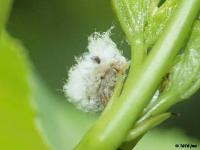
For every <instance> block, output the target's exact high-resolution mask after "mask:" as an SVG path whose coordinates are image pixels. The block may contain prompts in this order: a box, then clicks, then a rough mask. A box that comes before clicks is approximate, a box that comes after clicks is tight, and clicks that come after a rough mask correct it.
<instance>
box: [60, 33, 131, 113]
mask: <svg viewBox="0 0 200 150" xmlns="http://www.w3.org/2000/svg"><path fill="white" fill-rule="evenodd" d="M88 42H89V44H88V52H86V53H84V54H83V55H82V56H81V57H80V58H76V61H77V64H75V65H74V66H72V67H71V69H70V70H69V75H68V80H67V82H66V83H65V85H64V87H63V89H64V93H65V95H66V97H67V99H68V101H69V102H71V103H73V104H74V105H75V106H76V107H77V108H78V109H80V110H82V111H85V112H90V111H101V110H103V109H104V107H105V105H106V104H107V102H108V100H109V98H110V97H111V95H112V93H113V90H114V87H115V84H116V79H117V75H118V73H119V72H120V71H121V72H124V71H125V69H124V67H125V66H127V64H128V61H127V60H126V58H125V57H124V56H123V55H122V53H121V52H120V50H119V49H118V48H117V46H116V44H115V43H114V42H113V41H112V39H111V38H110V30H108V31H107V32H104V33H102V34H101V33H97V32H95V33H93V34H92V35H91V36H90V37H89V38H88Z"/></svg>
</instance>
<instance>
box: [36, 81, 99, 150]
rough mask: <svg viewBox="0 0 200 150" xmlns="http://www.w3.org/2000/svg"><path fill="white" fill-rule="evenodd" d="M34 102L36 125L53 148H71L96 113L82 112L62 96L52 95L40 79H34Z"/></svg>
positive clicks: (94, 118)
mask: <svg viewBox="0 0 200 150" xmlns="http://www.w3.org/2000/svg"><path fill="white" fill-rule="evenodd" d="M34 81H35V83H36V84H35V86H34V88H33V91H34V104H35V106H36V108H37V112H38V117H37V125H38V127H39V129H40V131H41V133H43V137H44V138H45V139H46V141H47V142H48V143H49V145H50V146H51V147H52V148H53V149H54V150H66V149H67V150H68V149H69V150H71V149H73V148H74V146H75V145H76V144H78V142H79V140H80V139H81V137H82V136H83V135H84V133H85V132H86V131H87V130H88V129H89V127H90V126H91V125H92V124H93V122H94V121H95V120H96V118H97V117H98V114H89V113H83V112H81V111H79V110H77V109H76V108H75V107H74V106H73V105H71V104H69V103H68V102H67V101H64V100H63V99H62V98H60V97H57V96H55V95H53V94H52V93H51V92H50V91H49V90H48V89H47V88H46V87H45V86H44V84H43V81H41V80H38V79H36V80H34Z"/></svg>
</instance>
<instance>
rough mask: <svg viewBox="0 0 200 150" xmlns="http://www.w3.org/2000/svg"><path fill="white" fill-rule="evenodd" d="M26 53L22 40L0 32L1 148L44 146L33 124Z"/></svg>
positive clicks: (30, 149)
mask: <svg viewBox="0 0 200 150" xmlns="http://www.w3.org/2000/svg"><path fill="white" fill-rule="evenodd" d="M29 67H30V66H29V65H27V60H26V55H25V54H24V49H23V48H22V46H21V44H20V43H19V42H18V41H16V40H14V39H12V38H11V37H10V36H9V35H7V34H6V33H2V34H1V35H0V118H1V123H0V149H3V150H36V149H37V150H46V149H47V145H46V144H45V143H44V142H43V140H42V139H41V137H40V135H39V134H38V132H37V130H36V128H35V125H34V116H35V114H34V112H33V110H32V109H31V106H30V100H31V87H30V80H29V69H28V68H29Z"/></svg>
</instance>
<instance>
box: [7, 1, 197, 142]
mask: <svg viewBox="0 0 200 150" xmlns="http://www.w3.org/2000/svg"><path fill="white" fill-rule="evenodd" d="M112 25H115V29H114V31H113V35H112V37H113V39H114V40H115V41H116V42H117V43H118V46H119V47H120V48H121V49H123V50H124V53H125V55H127V56H128V55H129V52H128V46H127V44H126V42H125V40H124V38H123V33H122V32H121V30H120V28H119V26H118V25H117V21H116V20H115V16H114V14H113V12H112V9H111V3H110V1H108V0H78V1H77V0H28V1H27V0H15V2H14V5H13V9H12V12H11V16H10V19H9V23H8V31H9V33H11V35H13V36H14V37H17V38H18V39H20V40H22V41H23V44H24V45H25V47H26V48H27V49H28V54H29V56H30V59H31V61H32V63H33V64H34V66H35V68H36V70H37V72H38V74H39V75H40V76H41V78H42V79H43V80H44V81H45V82H46V83H47V85H48V86H49V88H50V90H51V91H52V92H53V93H55V94H56V95H59V96H61V97H63V93H62V85H63V83H64V81H65V79H66V78H67V70H68V69H69V67H70V66H71V65H72V64H73V63H74V56H78V55H80V53H81V52H84V51H85V50H86V47H87V37H88V36H89V35H90V34H91V33H92V32H94V31H101V32H102V31H106V30H107V29H109V28H110V26H112ZM199 106H200V92H198V93H196V95H194V96H193V97H192V98H191V100H188V101H184V102H183V103H180V104H178V105H176V106H175V107H173V108H172V110H171V111H172V112H178V113H181V117H174V118H171V119H169V120H168V121H166V122H165V123H164V124H162V125H161V126H160V128H180V129H182V130H184V131H185V133H186V134H188V135H189V136H193V137H195V138H197V139H200V130H199V127H200V109H199Z"/></svg>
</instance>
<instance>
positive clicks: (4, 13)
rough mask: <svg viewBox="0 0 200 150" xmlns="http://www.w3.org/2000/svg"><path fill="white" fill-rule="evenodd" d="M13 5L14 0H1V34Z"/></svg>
mask: <svg viewBox="0 0 200 150" xmlns="http://www.w3.org/2000/svg"><path fill="white" fill-rule="evenodd" d="M11 5H12V0H0V34H1V32H2V30H4V28H5V25H6V22H7V20H8V16H9V12H10V9H11Z"/></svg>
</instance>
